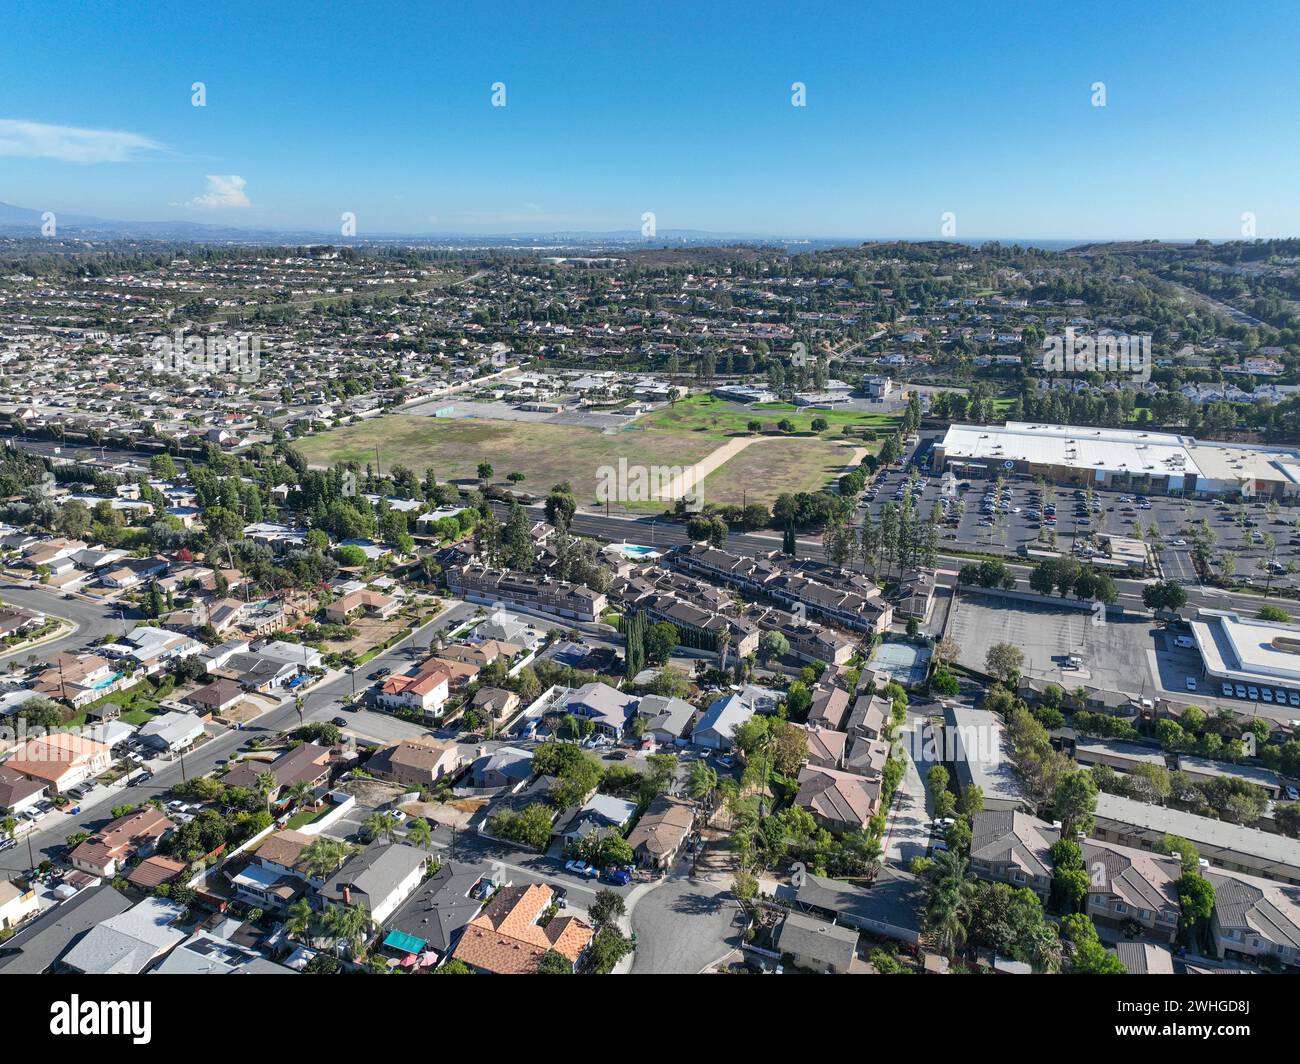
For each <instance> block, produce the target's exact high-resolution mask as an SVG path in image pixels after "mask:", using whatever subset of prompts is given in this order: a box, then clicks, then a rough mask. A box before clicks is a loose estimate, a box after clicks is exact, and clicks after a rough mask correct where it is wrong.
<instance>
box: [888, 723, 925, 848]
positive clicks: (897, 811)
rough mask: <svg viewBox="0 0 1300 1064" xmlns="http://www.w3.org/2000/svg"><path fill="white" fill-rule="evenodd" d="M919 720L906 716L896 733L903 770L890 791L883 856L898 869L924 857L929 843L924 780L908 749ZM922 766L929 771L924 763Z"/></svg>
mask: <svg viewBox="0 0 1300 1064" xmlns="http://www.w3.org/2000/svg"><path fill="white" fill-rule="evenodd" d="M922 723H923V721H922V720H921V718H918V717H909V718H908V721H907V724H906V725H905V726H904V727H903V728H901V729H899V733H898V740H899V745H900V746H901V747H902V751H903V757H904V759H905V760H906V762H907V771H906V772H904V773H903V778H902V780H901V781H900V782H899V784H898V790H897V791H895V792H894V804H893V806H892V807H891V811H890V814H889V823H888V825H887V827H886V834H885V846H884V850H885V852H884V859H885V861H886V862H887V863H888V864H891V865H893V866H894V867H896V868H902V869H906V868H907V866H908V864H910V863H911V860H912V858H913V857H924V856H925V855H926V850H927V849H928V848H929V845H930V831H929V829H928V828H927V827H926V823H927V821H928V820H929V819H930V815H929V813H928V812H927V801H926V790H925V780H923V779H922V778H921V772H920V769H918V768H917V765H916V762H915V761H913V760H912V752H913V750H915V749H917V747H916V746H914V745H913V744H914V742H915V737H916V735H917V734H918V732H919V729H920V727H921V725H922ZM922 767H924V768H925V769H926V771H929V766H928V765H924V766H922Z"/></svg>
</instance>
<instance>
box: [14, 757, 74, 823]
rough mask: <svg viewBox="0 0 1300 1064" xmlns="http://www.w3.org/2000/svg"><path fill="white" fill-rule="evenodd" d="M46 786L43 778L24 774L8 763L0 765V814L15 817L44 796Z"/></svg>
mask: <svg viewBox="0 0 1300 1064" xmlns="http://www.w3.org/2000/svg"><path fill="white" fill-rule="evenodd" d="M46 786H47V784H46V782H45V781H44V780H39V779H33V778H32V777H30V776H24V775H23V774H22V773H21V772H18V771H16V770H15V769H12V768H10V767H9V766H8V765H0V816H15V817H16V816H18V815H19V814H20V813H22V812H25V811H26V810H28V809H30V808H31V807H32V806H34V805H35V804H36V803H37V802H39V801H40V800H41V799H42V798H44V797H45V788H46ZM69 786H71V784H69Z"/></svg>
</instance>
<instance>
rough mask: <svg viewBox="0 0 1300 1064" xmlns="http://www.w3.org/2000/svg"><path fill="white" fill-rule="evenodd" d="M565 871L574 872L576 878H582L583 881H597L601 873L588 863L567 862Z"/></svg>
mask: <svg viewBox="0 0 1300 1064" xmlns="http://www.w3.org/2000/svg"><path fill="white" fill-rule="evenodd" d="M564 870H565V871H566V872H572V873H573V874H574V875H575V876H581V877H582V878H583V879H595V878H596V877H597V876H598V875H600V873H599V872H598V871H597V870H596V868H594V867H593V866H592V865H589V864H587V862H586V861H565V862H564Z"/></svg>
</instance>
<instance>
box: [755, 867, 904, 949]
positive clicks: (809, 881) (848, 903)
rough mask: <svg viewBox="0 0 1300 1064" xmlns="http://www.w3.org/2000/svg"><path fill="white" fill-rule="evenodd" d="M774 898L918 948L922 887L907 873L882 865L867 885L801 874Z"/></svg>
mask: <svg viewBox="0 0 1300 1064" xmlns="http://www.w3.org/2000/svg"><path fill="white" fill-rule="evenodd" d="M778 897H782V898H785V899H788V900H792V901H793V902H794V904H795V905H797V906H798V907H799V908H800V909H801V910H803V911H804V912H807V913H812V914H815V915H817V916H821V917H822V918H824V919H828V920H834V921H835V922H836V923H838V924H841V925H844V926H846V927H853V928H857V929H858V930H860V931H866V932H868V933H869V934H873V935H878V936H881V937H883V938H892V939H895V940H897V941H899V942H908V943H911V944H912V945H914V946H916V945H920V943H921V932H922V919H923V914H924V912H925V902H926V889H925V884H924V883H923V882H922V881H921V880H920V879H919V878H917V877H916V876H914V875H912V874H911V873H910V872H901V871H898V870H896V869H894V868H889V867H886V866H882V867H881V868H880V870H879V871H878V872H877V873H876V877H875V879H873V880H872V882H871V885H870V886H860V885H858V884H855V883H845V882H843V881H842V880H838V879H828V878H827V877H825V876H816V875H812V874H811V873H805V874H804V875H803V877H802V879H801V881H800V882H799V884H798V885H797V886H788V887H786V886H783V887H781V888H779V889H778Z"/></svg>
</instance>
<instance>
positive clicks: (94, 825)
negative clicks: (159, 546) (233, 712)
mask: <svg viewBox="0 0 1300 1064" xmlns="http://www.w3.org/2000/svg"><path fill="white" fill-rule="evenodd" d="M36 594H40V593H39V592H36ZM6 597H7V598H11V599H12V600H13V601H17V596H15V595H13V593H12V592H6ZM73 601H75V600H70V601H68V602H66V603H65V602H64V601H62V600H60V601H59V605H60V606H63V605H71V604H72V602H73ZM477 609H478V607H477V606H473V605H470V604H468V603H464V602H457V603H456V604H455V605H454V606H452V607H450V608H449V609H447V610H445V611H444V612H443V613H441V614H439V616H437V617H436V618H434V619H433V620H432V621H430V622H429V623H428V624H426V625H425V626H424V627H422V628H419V629H417V630H416V631H415V632H414V633H411V634H410V635H407V636H406V637H405V638H404V639H403V640H402V641H401V642H400V643H398V644H397V645H396V646H394V647H393V648H392V649H390V650H388V651H386V652H385V653H383V654H381V655H379V656H378V657H375V658H373V659H371V660H370V661H369V662H367V663H366V665H364V666H362V667H361V668H360V669H359V670H358V672H359V673H360V674H361V677H364V676H367V675H368V674H369V673H371V672H373V671H374V670H375V669H378V668H381V667H384V666H387V667H388V668H390V669H392V670H393V671H394V672H399V671H403V670H405V669H407V668H409V667H410V665H411V664H413V661H414V659H415V658H416V657H418V655H415V654H413V652H412V650H411V647H412V646H416V647H422V648H427V647H428V645H429V641H430V639H431V638H432V637H433V636H434V635H435V634H436V633H437V632H440V631H443V630H444V629H447V628H455V627H456V626H458V625H460V624H462V623H463V622H464V621H466V620H467V619H469V618H470V617H472V616H473V615H474V612H475V611H476V610H477ZM111 623H112V621H111V620H110V625H111ZM413 637H414V638H413ZM81 638H82V639H84V638H85V637H84V636H82V637H81ZM352 680H353V677H352V676H349V675H347V674H340V675H337V676H335V677H334V678H333V679H330V680H328V681H327V682H325V683H322V684H321V685H319V686H318V687H315V688H313V689H312V690H311V691H309V692H308V693H307V694H306V695H305V696H304V698H303V720H304V721H316V720H328V719H330V718H331V717H334V716H336V715H338V708H339V706H340V705H341V703H342V702H343V700H344V699H345V698H347V697H348V696H349V695H350V694H351V692H352ZM357 682H358V688H360V684H361V682H362V681H361V678H360V677H358V681H357ZM297 724H298V713H297V710H295V708H294V703H293V699H292V698H289V699H286V700H285V701H284V702H282V703H281V704H280V705H279V706H277V707H276V708H275V709H272V710H270V711H269V712H267V713H264V714H263V715H262V716H261V717H259V718H258V719H257V720H255V721H253V722H252V723H250V724H246V725H245V726H244V727H243V729H242V730H239V731H234V730H229V731H227V730H223V731H221V732H219V733H218V734H216V735H215V736H214V737H213V738H211V739H209V740H208V741H207V742H206V743H204V744H203V745H202V746H200V747H199V748H198V749H196V750H195V751H193V752H192V753H190V754H187V755H186V756H185V757H184V758H183V759H181V760H178V761H174V762H161V761H160V762H155V765H154V775H153V778H152V779H150V780H149V781H148V782H147V783H142V784H140V785H139V786H136V787H131V788H129V789H128V788H123V789H122V791H121V793H122V798H121V799H120V801H119V800H118V799H114V798H110V799H106V800H104V801H101V802H99V803H98V804H96V805H95V806H94V807H92V808H90V809H87V810H85V811H84V812H82V813H79V814H76V815H74V816H65V815H63V814H58V813H56V814H52V815H51V816H50V818H49V819H50V820H52V821H55V826H53V827H51V828H44V829H41V830H39V831H36V832H33V833H32V835H31V837H30V839H31V857H33V858H34V859H35V861H36V862H37V863H39V862H40V861H41V859H42V858H56V857H58V856H59V855H60V854H61V853H62V851H63V850H64V849H65V848H66V843H65V840H66V838H67V836H68V835H70V834H72V833H73V832H76V831H89V832H94V831H96V830H97V829H98V828H100V827H102V826H103V825H104V824H105V823H107V822H108V820H109V819H110V817H109V810H110V809H111V808H112V807H113V806H114V805H117V804H125V803H126V802H128V801H129V802H130V803H131V804H134V805H141V804H143V803H144V802H147V801H149V800H151V799H154V798H162V797H164V796H165V795H166V793H167V791H168V790H170V789H171V788H172V787H173V786H174V785H175V784H177V783H179V782H180V781H181V779H182V778H190V777H193V776H203V775H206V774H207V773H209V772H212V771H213V770H214V769H215V768H216V767H217V763H218V762H219V761H225V760H227V759H229V758H230V756H231V755H232V754H233V753H234V752H235V751H236V750H237V749H238V748H239V747H240V746H242V745H243V744H244V743H246V742H247V741H248V740H249V739H251V738H254V737H258V736H261V737H267V736H270V735H275V734H278V733H279V732H281V731H284V730H285V729H286V728H291V727H294V726H296V725H297ZM31 867H32V865H31V861H30V859H29V851H28V845H27V840H26V839H22V840H20V841H19V843H18V845H17V846H15V847H13V848H11V849H8V850H6V851H4V852H3V853H0V872H3V871H9V872H25V871H28V870H29V869H30V868H31Z"/></svg>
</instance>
